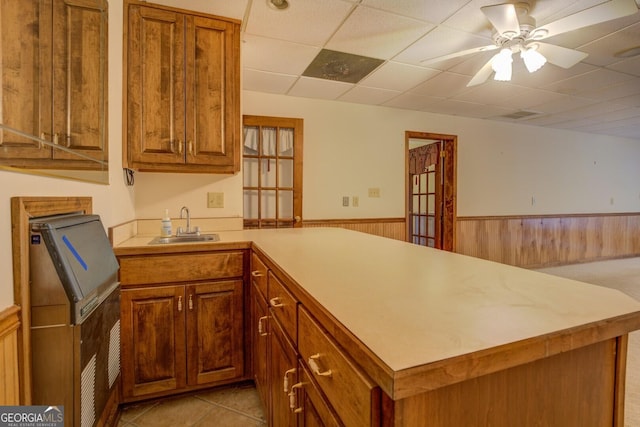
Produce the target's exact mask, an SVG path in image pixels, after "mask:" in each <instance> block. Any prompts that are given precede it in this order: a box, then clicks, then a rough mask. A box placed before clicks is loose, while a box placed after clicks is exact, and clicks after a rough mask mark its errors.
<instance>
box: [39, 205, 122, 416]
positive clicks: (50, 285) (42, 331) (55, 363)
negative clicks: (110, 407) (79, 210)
mask: <svg viewBox="0 0 640 427" xmlns="http://www.w3.org/2000/svg"><path fill="white" fill-rule="evenodd" d="M30 226H31V233H30V239H31V241H30V245H29V248H30V250H29V263H30V300H31V303H30V308H31V353H32V354H31V365H32V381H33V384H32V390H33V391H32V400H33V404H34V405H49V406H59V405H64V415H65V423H64V425H65V426H70V427H71V426H73V427H92V426H94V425H96V423H97V422H98V420H99V419H100V416H101V414H102V412H103V410H104V408H105V406H106V404H107V401H108V400H109V398H110V397H111V394H112V393H113V392H114V390H115V388H116V387H117V383H116V379H117V378H118V376H119V374H120V284H119V282H118V278H117V273H118V262H117V260H116V257H115V255H114V253H113V249H112V248H111V244H110V242H109V239H108V238H107V236H106V233H105V231H104V227H103V225H102V222H101V221H100V217H99V216H98V215H82V214H70V215H59V216H55V217H40V218H34V219H32V220H31V221H30Z"/></svg>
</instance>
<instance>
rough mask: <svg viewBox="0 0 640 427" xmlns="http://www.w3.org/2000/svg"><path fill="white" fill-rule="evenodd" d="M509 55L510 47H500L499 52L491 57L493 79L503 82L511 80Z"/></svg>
mask: <svg viewBox="0 0 640 427" xmlns="http://www.w3.org/2000/svg"><path fill="white" fill-rule="evenodd" d="M511 55H512V52H511V49H502V50H501V51H500V53H498V54H497V55H496V56H494V57H493V60H492V61H491V68H492V69H493V71H495V75H494V76H493V79H494V80H498V81H503V82H505V81H509V80H511V73H512V66H511V64H512V63H513V58H512V57H511Z"/></svg>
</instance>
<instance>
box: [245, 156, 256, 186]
mask: <svg viewBox="0 0 640 427" xmlns="http://www.w3.org/2000/svg"><path fill="white" fill-rule="evenodd" d="M242 175H243V179H244V186H245V187H257V186H258V159H247V158H244V160H243V163H242Z"/></svg>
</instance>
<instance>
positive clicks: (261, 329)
mask: <svg viewBox="0 0 640 427" xmlns="http://www.w3.org/2000/svg"><path fill="white" fill-rule="evenodd" d="M268 318H269V316H262V317H261V318H259V319H258V335H260V336H261V337H265V336H267V335H269V334H268V333H266V332H265V331H264V326H262V321H263V320H267V319H268Z"/></svg>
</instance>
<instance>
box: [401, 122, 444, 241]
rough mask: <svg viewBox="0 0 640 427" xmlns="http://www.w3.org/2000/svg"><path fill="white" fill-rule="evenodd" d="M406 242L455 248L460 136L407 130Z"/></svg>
mask: <svg viewBox="0 0 640 427" xmlns="http://www.w3.org/2000/svg"><path fill="white" fill-rule="evenodd" d="M405 146H406V150H405V163H406V176H407V180H406V210H405V212H406V213H405V217H406V224H407V241H409V242H411V243H415V244H417V245H422V246H429V247H432V248H437V249H444V250H447V251H453V250H454V249H455V247H454V246H455V212H456V181H455V180H456V155H457V136H455V135H443V134H434V133H425V132H412V131H407V132H405Z"/></svg>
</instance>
